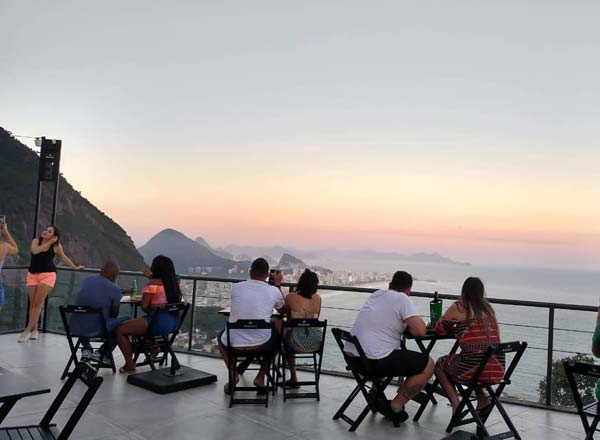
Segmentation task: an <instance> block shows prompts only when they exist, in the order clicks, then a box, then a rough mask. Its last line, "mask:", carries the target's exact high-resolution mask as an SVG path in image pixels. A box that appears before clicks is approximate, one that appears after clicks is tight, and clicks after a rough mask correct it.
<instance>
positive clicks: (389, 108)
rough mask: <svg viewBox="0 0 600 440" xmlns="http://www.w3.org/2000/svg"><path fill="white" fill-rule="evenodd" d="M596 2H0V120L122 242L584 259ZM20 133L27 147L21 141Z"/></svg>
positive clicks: (546, 262) (599, 69)
mask: <svg viewBox="0 0 600 440" xmlns="http://www.w3.org/2000/svg"><path fill="white" fill-rule="evenodd" d="M599 16H600V3H598V2H593V1H585V2H584V1H571V2H564V1H560V2H558V1H557V2H553V1H529V2H522V1H504V2H481V1H456V2H439V1H371V2H364V1H356V2H355V1H349V0H345V1H318V2H286V1H269V2H267V1H252V2H249V1H223V2H198V1H188V2H177V3H176V4H175V3H170V2H169V3H168V2H161V3H160V4H158V5H157V4H154V5H153V6H152V7H151V8H150V7H149V6H148V3H147V2H141V1H139V2H116V1H105V2H95V3H90V2H63V1H58V2H43V1H32V2H23V1H19V0H8V1H3V2H2V3H1V4H0V17H2V25H1V26H0V126H3V127H4V128H6V129H7V130H10V131H12V132H13V133H14V134H17V135H20V134H21V135H29V136H41V135H45V136H47V137H49V138H59V139H62V140H63V163H62V171H63V173H64V175H65V176H66V177H67V178H68V179H69V181H70V182H71V183H72V184H73V185H74V186H75V187H76V188H77V189H78V190H81V191H82V194H83V195H84V196H85V197H87V198H88V199H89V200H90V201H92V202H93V203H94V204H95V205H97V206H98V207H99V208H100V209H102V210H103V211H104V212H106V213H107V214H108V215H110V216H111V217H112V218H113V219H114V220H115V221H117V222H118V223H120V224H121V225H122V226H123V227H124V228H125V229H126V230H127V231H128V233H129V234H130V235H131V236H132V237H133V239H134V240H135V242H136V244H138V245H141V244H143V243H144V242H145V241H146V240H147V239H148V238H150V237H151V236H152V235H154V234H155V233H156V232H158V231H159V230H161V229H163V228H165V227H172V228H175V229H178V230H181V231H182V232H184V233H186V234H187V235H189V236H191V237H196V236H198V235H202V236H203V237H204V238H206V239H207V240H208V241H209V242H210V243H211V244H215V245H224V244H228V243H236V244H256V245H274V244H281V245H289V246H297V247H303V248H318V247H339V248H372V249H382V250H395V251H399V252H417V251H425V252H432V251H438V252H440V253H442V254H444V255H447V256H450V257H452V258H455V259H459V260H466V261H471V262H474V263H503V264H527V265H538V266H567V267H571V268H582V269H588V270H589V269H593V270H599V268H600V203H599V202H600V145H599V143H600V123H599V121H600V104H599V103H600V81H599V80H598V78H600V57H598V53H600V27H599V26H598V24H597V23H598V17H599ZM22 140H23V141H24V142H26V143H28V142H27V141H29V140H28V139H22Z"/></svg>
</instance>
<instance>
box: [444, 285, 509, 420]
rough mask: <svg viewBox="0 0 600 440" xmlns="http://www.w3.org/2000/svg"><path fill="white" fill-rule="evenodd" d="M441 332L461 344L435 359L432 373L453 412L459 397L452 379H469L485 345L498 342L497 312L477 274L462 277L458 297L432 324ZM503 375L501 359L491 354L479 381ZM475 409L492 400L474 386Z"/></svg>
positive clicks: (491, 380) (494, 380) (495, 379)
mask: <svg viewBox="0 0 600 440" xmlns="http://www.w3.org/2000/svg"><path fill="white" fill-rule="evenodd" d="M435 332H436V333H438V334H440V335H453V336H455V337H456V340H457V341H458V344H459V346H460V348H461V352H460V353H459V354H449V355H446V356H442V357H441V358H439V359H438V361H437V362H436V365H435V374H436V376H437V378H438V379H439V381H440V383H441V384H442V387H443V388H444V391H446V394H447V395H448V399H449V400H450V403H451V404H452V412H455V411H456V409H457V408H458V405H459V398H458V395H457V393H456V388H454V384H453V383H468V382H469V381H470V380H471V379H472V378H473V375H474V374H475V372H476V371H477V369H478V368H479V365H480V364H481V361H482V360H483V357H484V355H485V352H486V350H487V348H488V347H489V346H490V345H493V344H498V343H500V329H499V328H498V321H497V320H496V314H495V313H494V309H493V308H492V305H491V304H490V303H489V301H488V300H487V299H486V297H485V288H484V286H483V282H482V281H481V280H480V279H479V278H475V277H469V278H467V279H466V280H465V282H464V284H463V287H462V291H461V295H460V299H459V300H458V301H456V302H455V303H454V304H452V305H451V306H450V308H449V309H448V310H447V311H446V313H444V316H442V318H441V319H440V321H438V323H437V324H436V326H435ZM503 376H504V359H500V358H496V357H492V358H491V359H490V360H489V362H488V363H487V365H486V366H485V368H484V370H483V372H482V373H481V376H480V381H482V382H486V383H499V382H500V380H502V377H503ZM475 392H476V394H477V411H478V412H480V413H482V414H483V413H485V411H486V410H487V409H488V408H491V402H490V400H489V398H488V396H486V395H485V393H484V391H483V389H481V388H478V389H476V390H475Z"/></svg>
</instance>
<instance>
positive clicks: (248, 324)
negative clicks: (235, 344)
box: [225, 319, 274, 348]
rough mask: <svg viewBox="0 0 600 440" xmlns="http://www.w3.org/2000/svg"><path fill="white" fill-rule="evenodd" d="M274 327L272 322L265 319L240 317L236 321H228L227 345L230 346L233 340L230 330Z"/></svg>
mask: <svg viewBox="0 0 600 440" xmlns="http://www.w3.org/2000/svg"><path fill="white" fill-rule="evenodd" d="M273 328H274V326H273V323H272V322H270V321H265V320H263V319H238V320H237V321H235V322H229V321H227V323H226V327H225V332H226V334H227V345H228V346H229V345H230V344H229V341H231V336H230V330H273ZM230 348H231V347H230Z"/></svg>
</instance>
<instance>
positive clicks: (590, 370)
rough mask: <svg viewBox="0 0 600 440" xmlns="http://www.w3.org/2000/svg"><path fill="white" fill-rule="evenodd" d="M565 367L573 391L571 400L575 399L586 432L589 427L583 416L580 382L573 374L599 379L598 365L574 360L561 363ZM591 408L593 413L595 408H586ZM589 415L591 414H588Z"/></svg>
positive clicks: (599, 367)
mask: <svg viewBox="0 0 600 440" xmlns="http://www.w3.org/2000/svg"><path fill="white" fill-rule="evenodd" d="M563 366H564V368H565V373H566V376H567V381H568V382H569V387H570V388H571V393H573V400H575V406H576V407H577V411H578V412H579V413H580V415H581V417H582V421H583V426H584V428H585V430H586V432H587V431H588V429H589V424H588V421H587V419H586V418H585V414H584V411H585V410H586V408H584V402H583V398H582V397H581V393H580V391H579V390H580V388H581V383H578V381H577V379H576V378H575V375H578V376H588V377H593V378H596V379H600V365H597V364H588V363H586V362H575V361H565V362H564V363H563ZM590 409H593V412H594V415H595V414H596V409H595V408H588V410H590ZM589 415H591V414H589Z"/></svg>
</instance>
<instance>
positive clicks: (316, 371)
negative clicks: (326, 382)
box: [313, 353, 321, 402]
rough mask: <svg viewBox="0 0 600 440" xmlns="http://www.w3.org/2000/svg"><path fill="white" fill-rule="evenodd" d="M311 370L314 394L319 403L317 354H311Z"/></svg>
mask: <svg viewBox="0 0 600 440" xmlns="http://www.w3.org/2000/svg"><path fill="white" fill-rule="evenodd" d="M313 369H314V373H315V393H316V394H317V402H320V401H321V394H320V393H319V364H318V363H317V353H313Z"/></svg>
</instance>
